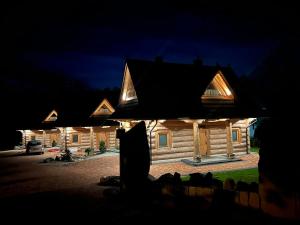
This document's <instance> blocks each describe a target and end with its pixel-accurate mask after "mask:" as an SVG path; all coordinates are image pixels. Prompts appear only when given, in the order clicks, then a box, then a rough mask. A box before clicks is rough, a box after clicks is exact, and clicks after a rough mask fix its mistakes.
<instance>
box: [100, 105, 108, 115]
mask: <svg viewBox="0 0 300 225" xmlns="http://www.w3.org/2000/svg"><path fill="white" fill-rule="evenodd" d="M100 113H103V114H106V113H110V112H109V109H108V108H107V107H106V106H105V105H103V106H102V108H101V109H100Z"/></svg>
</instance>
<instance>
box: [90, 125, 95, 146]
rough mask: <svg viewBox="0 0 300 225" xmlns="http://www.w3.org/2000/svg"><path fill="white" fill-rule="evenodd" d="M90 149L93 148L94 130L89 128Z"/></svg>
mask: <svg viewBox="0 0 300 225" xmlns="http://www.w3.org/2000/svg"><path fill="white" fill-rule="evenodd" d="M90 147H91V148H94V129H93V127H90Z"/></svg>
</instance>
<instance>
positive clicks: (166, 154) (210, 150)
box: [146, 119, 249, 160]
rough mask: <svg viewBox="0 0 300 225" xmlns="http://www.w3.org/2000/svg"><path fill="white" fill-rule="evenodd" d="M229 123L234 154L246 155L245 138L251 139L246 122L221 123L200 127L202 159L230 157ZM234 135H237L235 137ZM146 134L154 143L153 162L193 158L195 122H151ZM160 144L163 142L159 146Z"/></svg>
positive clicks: (205, 124)
mask: <svg viewBox="0 0 300 225" xmlns="http://www.w3.org/2000/svg"><path fill="white" fill-rule="evenodd" d="M149 122H150V121H146V124H149ZM229 123H231V126H232V127H231V129H230V130H232V134H231V136H232V147H231V148H232V149H231V152H232V153H246V152H247V144H248V143H247V138H246V135H248V136H249V132H246V130H247V129H248V128H247V126H248V120H247V119H244V120H230V121H220V122H218V123H210V122H206V123H203V124H199V137H200V138H199V139H200V143H199V144H200V153H201V157H205V156H210V155H226V154H228V139H227V138H228V137H227V135H228V133H227V130H228V126H229ZM153 127H154V128H153ZM152 129H153V130H152ZM151 130H152V132H151V138H150V131H151ZM234 132H235V135H233V133H234ZM147 135H148V141H149V143H150V140H151V149H152V152H151V154H152V160H163V159H173V158H183V157H193V151H194V137H193V124H192V123H185V122H183V121H176V120H167V121H160V122H158V123H157V125H156V126H155V123H154V122H152V123H151V124H150V125H149V126H148V129H147ZM233 138H235V139H233ZM204 139H205V140H204ZM160 141H162V142H164V143H162V144H160Z"/></svg>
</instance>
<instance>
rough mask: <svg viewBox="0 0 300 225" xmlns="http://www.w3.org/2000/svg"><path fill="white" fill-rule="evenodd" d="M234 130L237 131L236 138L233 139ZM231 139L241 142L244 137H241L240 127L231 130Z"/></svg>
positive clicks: (234, 141) (233, 141)
mask: <svg viewBox="0 0 300 225" xmlns="http://www.w3.org/2000/svg"><path fill="white" fill-rule="evenodd" d="M233 132H236V136H237V137H236V140H233ZM231 140H232V143H241V141H242V137H241V129H240V128H232V130H231Z"/></svg>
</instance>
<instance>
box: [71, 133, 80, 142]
mask: <svg viewBox="0 0 300 225" xmlns="http://www.w3.org/2000/svg"><path fill="white" fill-rule="evenodd" d="M73 135H77V136H78V141H77V142H74V141H73ZM70 136H71V137H70V143H71V144H78V145H79V144H80V143H81V140H80V138H81V137H80V134H79V133H71V134H70Z"/></svg>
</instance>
